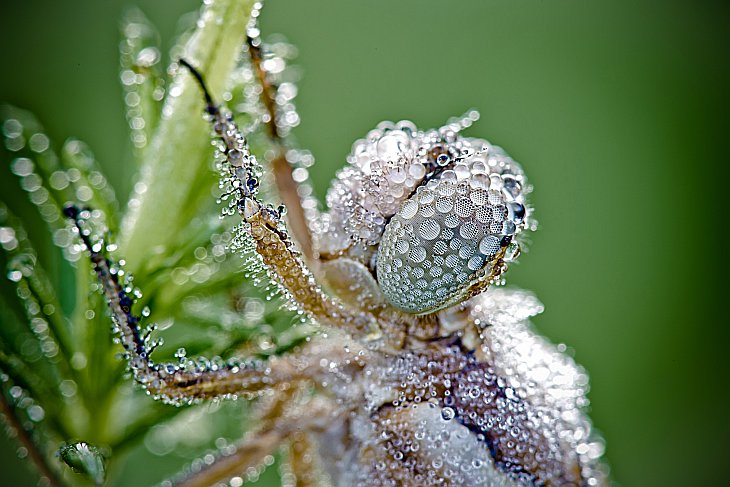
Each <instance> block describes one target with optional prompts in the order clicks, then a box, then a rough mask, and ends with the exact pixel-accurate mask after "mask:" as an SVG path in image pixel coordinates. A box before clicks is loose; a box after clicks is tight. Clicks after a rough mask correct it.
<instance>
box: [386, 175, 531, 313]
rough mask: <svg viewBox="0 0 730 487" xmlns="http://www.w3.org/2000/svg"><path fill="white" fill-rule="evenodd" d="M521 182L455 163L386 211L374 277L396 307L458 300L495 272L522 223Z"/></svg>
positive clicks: (427, 308)
mask: <svg viewBox="0 0 730 487" xmlns="http://www.w3.org/2000/svg"><path fill="white" fill-rule="evenodd" d="M522 201H523V199H522V194H521V184H520V182H519V181H518V180H517V179H515V177H514V176H513V175H510V174H505V175H501V174H491V175H488V174H484V173H477V174H474V173H473V166H472V165H470V164H465V163H464V164H457V165H456V166H455V167H454V169H453V170H448V171H445V172H444V173H442V174H441V175H440V177H439V179H435V180H431V181H429V183H428V184H427V185H426V186H422V187H419V188H418V190H417V191H416V193H415V194H414V195H413V196H411V197H410V198H409V199H408V200H406V201H405V202H403V204H402V205H401V207H400V209H399V210H398V212H397V213H396V214H395V215H394V216H393V217H392V219H391V220H390V222H389V223H388V225H387V226H386V227H385V232H384V233H383V237H382V239H381V241H380V245H379V247H378V260H377V279H378V285H379V287H380V289H381V291H382V292H383V294H384V295H385V297H386V298H387V299H388V300H389V301H390V302H391V303H392V304H393V305H394V306H395V307H397V308H399V309H401V310H403V311H406V312H409V313H415V314H426V313H431V312H434V311H437V310H439V309H442V308H445V307H447V306H451V305H453V304H456V303H458V302H460V301H462V300H463V299H466V298H467V297H470V296H471V295H473V294H474V293H475V292H476V291H475V290H477V289H482V288H484V287H485V284H487V283H488V280H489V279H490V278H491V277H493V276H494V275H495V273H496V274H498V273H499V270H500V267H501V265H502V263H501V262H500V260H501V259H502V257H504V254H505V248H506V247H507V246H508V245H509V244H510V242H511V240H512V237H513V236H514V235H515V234H516V233H518V232H519V230H521V228H522V227H524V221H525V218H526V210H525V207H524V205H523V203H522Z"/></svg>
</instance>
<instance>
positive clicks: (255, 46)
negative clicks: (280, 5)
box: [246, 35, 313, 260]
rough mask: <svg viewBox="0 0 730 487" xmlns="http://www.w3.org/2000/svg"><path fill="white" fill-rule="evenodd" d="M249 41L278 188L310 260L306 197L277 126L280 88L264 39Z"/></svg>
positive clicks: (296, 233) (310, 243)
mask: <svg viewBox="0 0 730 487" xmlns="http://www.w3.org/2000/svg"><path fill="white" fill-rule="evenodd" d="M246 41H247V43H248V52H249V55H250V56H251V64H252V65H253V68H254V71H255V72H256V77H257V78H258V80H259V84H260V85H261V99H262V101H263V104H264V107H266V111H267V112H268V114H269V120H268V121H267V122H266V128H267V130H268V132H269V136H270V137H271V140H272V141H273V143H274V145H275V146H276V150H275V156H274V158H273V160H272V161H271V167H272V170H273V172H274V180H275V181H276V187H277V189H278V190H279V196H280V197H281V199H282V200H283V202H284V205H286V207H287V220H288V221H289V227H290V228H291V232H292V235H293V236H294V238H295V240H296V241H297V243H298V244H299V247H300V250H301V251H302V254H303V255H304V257H305V258H306V259H307V260H311V258H312V256H313V250H312V235H311V232H310V230H309V225H308V224H307V219H306V216H305V214H304V208H302V200H301V199H300V197H299V193H298V188H299V185H298V184H297V182H296V181H294V177H293V176H292V167H291V164H289V161H287V160H286V152H287V147H286V144H285V142H284V139H283V138H282V137H281V134H280V133H279V128H278V126H277V113H276V92H277V89H278V87H277V86H276V85H275V84H274V83H273V82H272V81H271V80H270V79H269V77H268V76H267V75H266V71H265V70H264V69H263V66H262V55H261V40H260V39H258V38H255V37H252V36H251V35H248V36H246Z"/></svg>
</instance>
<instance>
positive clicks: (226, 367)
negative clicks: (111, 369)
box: [65, 206, 307, 404]
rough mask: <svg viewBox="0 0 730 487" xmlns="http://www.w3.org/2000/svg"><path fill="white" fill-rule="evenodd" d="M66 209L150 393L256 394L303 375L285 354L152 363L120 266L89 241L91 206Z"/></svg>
mask: <svg viewBox="0 0 730 487" xmlns="http://www.w3.org/2000/svg"><path fill="white" fill-rule="evenodd" d="M65 213H66V215H67V216H68V217H69V218H71V219H72V220H73V221H74V224H75V226H76V229H77V230H78V232H79V235H80V237H81V239H82V241H83V243H84V245H85V246H86V248H87V249H88V251H89V253H90V256H91V261H92V263H93V264H94V270H95V272H96V274H97V278H98V280H99V283H100V285H101V287H102V290H103V293H104V295H105V297H106V299H107V302H108V305H109V309H110V311H111V316H112V319H113V321H114V324H115V331H116V332H117V333H118V336H119V339H120V342H121V344H122V346H123V347H124V349H125V355H126V358H127V360H128V362H129V366H130V368H131V370H132V372H133V374H134V377H135V379H136V380H137V382H139V383H140V384H141V385H142V386H143V387H144V388H145V389H146V390H147V392H148V393H149V394H150V395H152V396H155V397H156V398H158V399H162V400H164V401H165V402H169V403H173V404H186V403H191V402H195V401H197V400H201V399H211V398H218V397H226V396H236V395H243V396H256V395H259V394H261V393H262V392H264V391H266V390H271V389H274V388H276V387H278V386H288V384H290V383H291V382H292V381H296V380H301V379H302V378H304V377H305V376H304V375H303V374H305V373H306V372H307V371H305V370H303V369H301V368H298V367H297V366H295V364H294V363H292V360H291V359H290V358H288V357H271V358H269V359H268V360H247V361H228V362H225V363H218V362H208V361H192V360H188V361H187V362H183V363H181V364H179V365H178V364H155V363H153V362H152V361H151V359H150V354H151V353H152V351H153V350H154V348H155V344H154V342H152V341H151V340H150V336H149V330H148V331H145V330H143V329H141V328H140V318H139V317H138V316H136V315H134V314H133V313H132V305H133V304H134V298H133V297H132V296H131V295H130V293H131V287H129V286H128V285H127V284H126V283H125V282H124V278H125V277H124V272H123V271H122V270H121V269H120V267H119V266H117V265H115V264H114V263H113V262H112V261H111V260H110V259H109V258H108V257H107V256H106V255H105V253H104V247H105V245H104V242H103V240H101V239H99V240H97V241H92V239H93V237H92V235H91V233H92V232H91V231H90V228H89V227H88V225H87V222H86V218H88V216H89V215H87V213H90V212H88V211H85V210H80V209H79V208H77V207H75V206H69V207H67V208H66V209H65ZM120 279H121V282H120Z"/></svg>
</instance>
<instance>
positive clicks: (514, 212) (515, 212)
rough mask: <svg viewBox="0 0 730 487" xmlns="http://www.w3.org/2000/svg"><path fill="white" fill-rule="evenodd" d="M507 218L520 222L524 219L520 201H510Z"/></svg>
mask: <svg viewBox="0 0 730 487" xmlns="http://www.w3.org/2000/svg"><path fill="white" fill-rule="evenodd" d="M508 208H509V219H510V220H512V221H513V222H515V223H516V224H518V225H519V224H520V223H522V222H523V221H524V220H525V207H524V206H523V205H522V204H520V203H510V204H509V206H508Z"/></svg>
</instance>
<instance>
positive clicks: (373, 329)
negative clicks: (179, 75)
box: [180, 59, 380, 338]
mask: <svg viewBox="0 0 730 487" xmlns="http://www.w3.org/2000/svg"><path fill="white" fill-rule="evenodd" d="M180 64H181V65H183V66H185V67H186V68H188V69H189V70H190V72H191V73H192V74H193V76H195V78H196V79H197V80H198V82H199V83H200V86H201V88H202V90H203V93H204V96H205V100H206V104H207V106H206V112H207V113H208V114H209V115H210V117H211V121H212V123H213V129H214V130H215V133H216V135H217V136H218V137H220V139H221V141H222V144H220V146H219V148H220V161H219V166H220V169H221V173H222V181H221V187H222V189H223V191H224V192H225V193H226V194H227V195H229V196H232V198H230V203H229V206H228V208H226V209H224V213H225V214H233V213H236V212H238V213H239V214H240V215H241V216H242V217H243V221H244V223H243V225H241V226H240V227H239V235H238V236H237V237H238V239H239V240H240V241H241V245H242V246H245V245H246V242H247V241H250V240H252V243H253V247H254V249H255V251H256V252H257V253H258V255H260V256H261V259H262V261H263V263H264V264H265V265H266V267H267V268H268V270H269V271H270V274H271V277H272V278H273V279H274V280H275V281H276V282H277V283H278V284H279V285H280V286H281V288H282V290H283V291H284V292H285V293H287V294H289V295H290V296H291V298H292V299H291V301H292V302H293V303H296V304H297V305H298V306H299V307H300V309H301V310H302V311H303V312H305V313H307V314H308V315H309V316H310V317H312V318H313V319H315V320H316V321H318V322H319V323H321V324H324V325H328V326H332V327H334V328H339V329H341V330H343V331H346V332H347V333H350V334H351V335H353V336H355V337H362V338H375V337H379V336H380V333H379V330H378V327H377V324H376V322H375V319H374V318H373V317H372V316H371V315H369V314H366V313H363V312H356V311H353V310H350V309H348V308H345V307H344V306H343V305H342V304H341V303H340V302H339V301H337V300H335V299H333V298H331V297H330V296H327V295H326V294H325V293H324V292H323V291H322V289H321V288H320V287H319V286H318V285H317V283H316V282H315V280H314V277H313V275H312V273H311V272H310V270H309V269H308V268H307V267H306V265H305V264H304V262H302V259H301V258H300V254H299V251H297V250H295V248H294V243H293V241H292V240H291V239H290V237H289V235H288V234H287V231H286V229H285V227H284V223H283V219H282V216H283V212H284V207H279V208H274V207H272V206H271V205H265V204H264V203H263V202H262V201H261V200H260V199H259V197H258V175H259V174H260V173H261V169H260V167H259V166H258V163H257V161H256V157H255V156H254V155H252V154H251V153H250V151H249V148H248V143H247V141H246V139H245V138H244V136H243V134H242V133H241V131H240V130H239V128H238V126H237V125H236V123H235V122H234V121H233V117H232V115H231V114H230V112H225V113H224V112H223V111H222V109H221V108H220V107H219V106H218V105H215V104H214V103H213V101H212V97H211V95H210V93H209V92H208V90H207V88H206V87H205V83H204V82H203V77H202V76H201V74H200V73H199V72H198V71H197V70H196V69H195V68H194V67H193V66H191V65H190V64H189V63H188V62H187V61H185V60H183V59H181V60H180Z"/></svg>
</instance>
